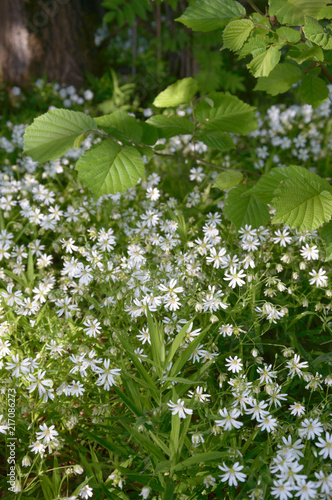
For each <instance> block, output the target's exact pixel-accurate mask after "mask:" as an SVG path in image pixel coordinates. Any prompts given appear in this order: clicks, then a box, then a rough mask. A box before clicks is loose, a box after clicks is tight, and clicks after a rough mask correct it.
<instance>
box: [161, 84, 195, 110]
mask: <svg viewBox="0 0 332 500" xmlns="http://www.w3.org/2000/svg"><path fill="white" fill-rule="evenodd" d="M197 90H198V83H197V82H196V80H194V79H193V78H191V77H189V78H183V79H182V80H178V81H177V82H175V83H172V85H169V86H168V87H167V88H166V89H165V90H163V91H162V92H160V94H158V95H157V97H156V98H155V100H154V101H153V104H154V106H156V107H157V108H172V107H175V106H179V105H180V104H187V103H189V102H190V101H191V100H192V98H193V97H194V95H195V94H196V92H197Z"/></svg>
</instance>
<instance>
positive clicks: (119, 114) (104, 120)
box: [95, 110, 143, 143]
mask: <svg viewBox="0 0 332 500" xmlns="http://www.w3.org/2000/svg"><path fill="white" fill-rule="evenodd" d="M95 121H96V123H97V125H99V127H101V128H105V129H107V132H108V133H109V134H110V135H113V137H115V138H116V139H119V140H120V141H121V140H122V139H127V140H128V139H129V140H130V141H132V142H135V143H139V142H141V139H142V135H143V130H142V127H141V125H140V123H139V122H138V121H137V120H136V119H135V118H134V117H133V116H130V115H128V113H126V112H125V111H122V110H120V111H115V112H114V113H111V114H109V115H104V116H99V117H98V118H95Z"/></svg>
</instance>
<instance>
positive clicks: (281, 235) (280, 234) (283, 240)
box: [272, 229, 292, 247]
mask: <svg viewBox="0 0 332 500" xmlns="http://www.w3.org/2000/svg"><path fill="white" fill-rule="evenodd" d="M274 234H275V235H276V238H272V241H273V243H276V244H277V243H280V246H281V247H285V246H286V245H289V244H290V243H292V238H291V236H288V235H289V231H288V230H287V229H283V230H282V231H280V229H278V231H275V232H274Z"/></svg>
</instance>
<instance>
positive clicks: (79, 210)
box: [0, 89, 332, 500]
mask: <svg viewBox="0 0 332 500" xmlns="http://www.w3.org/2000/svg"><path fill="white" fill-rule="evenodd" d="M60 92H61V90H60ZM61 95H62V96H63V98H64V99H67V98H69V97H68V96H70V99H71V100H73V99H72V97H73V96H74V95H75V94H74V92H72V90H68V89H66V91H63V92H62V93H61ZM89 98H91V96H90V94H86V96H85V99H87V100H88V99H89ZM301 109H302V108H301ZM278 110H279V108H275V109H274V108H273V109H271V110H269V116H270V118H271V130H272V129H273V130H274V132H275V136H273V137H274V141H276V139H275V137H277V136H278V135H279V136H280V137H281V138H282V141H281V142H280V144H279V146H280V147H281V148H286V146H287V141H286V140H285V139H287V137H286V136H283V131H286V132H287V131H288V130H289V127H288V125H289V124H290V123H294V120H295V117H296V116H300V111H298V110H297V108H296V113H295V114H294V113H293V111H294V110H293V111H292V110H288V111H287V110H285V111H283V112H281V111H280V110H279V111H278ZM286 111H287V113H286ZM321 112H322V110H318V113H321ZM301 113H302V115H301V116H302V117H303V111H301ZM306 116H307V115H306ZM310 116H312V114H311V115H310ZM322 116H323V115H322ZM307 123H308V124H310V120H309V121H308V122H307ZM287 124H288V125H287ZM308 126H309V125H308ZM15 127H18V128H15ZM263 130H264V128H263V125H262V127H261V128H260V130H259V132H260V134H261V137H264V135H263V133H262V132H263ZM11 131H12V138H11V139H6V140H5V139H2V141H0V147H2V148H3V149H4V150H5V151H6V152H11V151H17V162H16V167H17V168H16V170H13V169H12V168H11V166H10V165H9V164H5V165H4V168H3V171H2V172H1V173H0V209H1V214H2V216H1V218H0V224H1V228H0V264H1V266H2V267H1V268H0V279H1V283H2V284H1V290H0V297H1V306H2V310H1V315H3V316H2V320H3V321H2V324H1V325H0V374H1V376H2V378H3V379H4V380H5V382H6V383H7V385H8V386H10V385H12V386H15V387H18V388H19V391H20V394H21V396H20V398H21V401H22V415H23V414H26V413H28V412H29V411H32V409H33V411H34V412H36V417H35V419H34V422H38V425H39V420H38V418H39V417H38V416H37V413H38V412H40V415H39V416H41V415H43V418H44V419H45V414H46V416H47V415H48V414H49V415H50V419H49V420H47V419H46V422H44V423H43V424H42V425H39V429H40V430H39V431H36V432H35V435H34V434H33V430H31V433H30V434H29V436H28V437H27V438H26V442H25V443H23V444H22V453H24V460H25V462H24V463H27V462H28V460H29V457H27V455H26V454H27V453H28V452H29V449H30V453H31V452H32V453H35V454H36V455H39V458H42V457H43V456H45V455H47V454H48V453H53V452H54V451H57V452H59V450H61V448H63V447H64V446H65V437H64V435H65V433H66V432H70V431H71V430H72V429H73V428H74V427H75V426H76V425H77V423H79V422H81V421H84V422H85V423H87V424H90V423H91V422H92V423H93V424H95V423H104V419H107V418H114V417H113V415H114V412H116V411H117V404H114V403H113V402H110V399H111V401H113V399H112V398H115V395H116V394H118V393H120V389H119V388H118V387H116V386H121V391H123V393H126V397H127V398H128V397H130V396H132V395H133V394H135V397H138V399H139V398H140V397H141V396H142V397H144V393H143V392H140V389H137V392H135V391H136V389H132V392H130V387H131V386H130V384H129V383H128V380H129V379H130V377H131V376H133V381H135V375H132V374H133V373H134V370H136V368H137V366H138V367H139V368H140V369H141V370H144V371H143V372H142V373H144V374H146V373H147V372H148V371H150V374H151V377H153V380H154V383H155V384H156V385H157V384H158V390H159V389H160V391H162V390H164V388H167V387H168V388H170V389H172V390H173V391H174V394H173V395H172V396H169V399H167V400H165V398H164V399H163V398H159V399H158V401H159V403H158V404H157V403H155V402H154V403H151V402H149V405H150V406H149V408H148V413H149V419H150V417H151V421H152V420H153V419H154V418H155V419H156V420H155V425H159V422H160V415H161V414H162V413H163V412H164V418H163V420H164V421H165V422H166V421H167V419H169V418H172V419H176V418H178V417H179V419H180V421H183V420H185V419H191V418H193V420H194V427H193V428H192V429H191V430H190V435H191V442H192V450H191V452H192V453H193V454H195V453H197V452H200V450H201V449H202V447H203V446H206V443H207V441H208V439H207V438H209V439H212V440H213V439H214V442H216V443H217V442H219V441H218V439H220V440H221V441H220V448H221V449H223V450H228V451H227V453H228V458H227V459H226V458H225V460H224V461H223V464H222V465H220V466H219V469H220V470H221V471H222V474H221V475H220V470H219V469H218V467H216V466H211V467H210V469H209V467H208V465H207V466H206V468H205V469H204V473H206V474H205V477H203V478H202V484H204V486H205V488H215V487H216V485H217V483H220V482H221V483H224V482H227V483H228V485H229V486H233V485H234V486H238V483H244V482H246V481H247V478H250V480H249V481H248V485H249V486H248V488H251V484H252V480H253V477H255V478H256V479H255V480H256V481H257V485H258V486H259V484H260V480H261V478H260V472H259V470H260V469H259V468H256V469H255V468H254V466H252V468H251V469H250V467H249V464H250V463H251V464H252V463H253V462H254V460H255V462H256V461H257V463H258V459H257V460H256V458H255V457H254V455H253V454H252V453H251V455H250V460H248V461H247V460H246V454H245V452H242V451H243V449H244V450H247V448H248V447H249V446H251V445H250V443H251V442H252V445H253V446H254V445H255V446H256V449H257V456H259V454H260V453H261V454H262V456H264V457H265V458H264V460H265V462H264V463H265V464H267V468H268V470H269V471H270V472H269V474H270V476H269V477H270V479H269V492H270V493H271V495H272V497H273V498H277V499H281V500H284V499H287V498H291V496H292V495H295V496H296V497H299V498H300V500H307V499H308V500H309V499H311V498H322V499H325V498H326V499H327V498H330V497H331V495H332V473H331V471H330V467H329V464H328V463H325V462H324V460H328V459H331V458H332V435H331V431H330V429H331V427H332V425H331V423H330V415H329V411H330V410H328V409H326V408H325V403H324V401H325V402H326V401H327V395H326V391H327V390H328V388H329V387H330V386H331V385H332V378H331V376H330V375H329V374H328V370H327V366H326V364H324V363H325V361H324V359H322V360H319V362H318V363H317V365H316V366H315V363H312V358H311V356H310V355H309V354H307V353H306V351H305V349H304V347H303V346H302V340H301V339H300V340H298V339H297V338H295V335H294V334H293V331H294V328H295V326H294V325H295V324H296V321H302V319H303V321H305V320H306V319H307V318H308V316H309V317H310V316H313V317H314V318H315V322H316V323H315V328H316V330H315V331H314V333H313V335H314V334H322V335H323V334H324V332H326V331H327V330H328V328H329V326H330V325H329V321H330V310H331V296H332V293H331V290H330V289H329V287H328V285H329V274H328V273H329V272H330V270H331V266H329V264H328V263H327V262H324V260H323V257H324V252H323V249H322V245H321V241H320V239H319V236H318V234H317V233H316V232H312V233H310V232H305V233H299V232H298V231H295V230H291V229H290V228H288V227H279V228H278V229H277V228H276V227H275V226H272V225H271V224H269V225H268V226H266V227H259V228H252V227H251V226H248V225H245V226H244V227H243V228H241V229H240V230H239V231H238V233H235V231H234V229H233V228H232V227H231V225H230V223H229V222H228V221H227V219H226V218H225V217H224V214H223V212H222V210H223V202H222V201H218V202H217V204H215V203H214V202H213V201H212V200H210V199H208V201H207V202H205V205H204V204H202V203H201V202H202V199H203V196H205V195H204V190H205V187H206V184H205V183H207V182H210V179H211V176H209V175H208V174H207V173H205V172H204V171H203V169H202V168H201V167H197V168H192V169H191V171H190V174H189V175H190V180H191V181H192V182H195V183H197V184H196V185H195V187H194V189H191V188H190V187H189V192H188V196H187V197H186V199H185V201H184V203H182V200H180V201H177V200H176V199H174V198H172V197H169V196H168V195H167V193H165V192H164V190H163V183H162V181H161V178H160V176H159V175H158V174H156V173H153V174H150V175H148V176H147V180H146V181H141V182H140V183H139V184H138V185H137V186H136V187H135V188H132V189H130V190H128V191H127V192H125V193H124V194H120V193H118V194H116V195H108V196H103V197H101V198H100V199H99V200H98V201H97V202H94V201H93V200H92V198H91V197H90V195H89V194H87V193H86V192H85V191H84V190H83V189H82V188H81V186H80V185H79V184H78V183H77V181H75V178H74V174H73V173H72V172H71V170H70V168H69V167H70V166H71V164H72V162H73V161H74V160H75V159H76V158H77V155H79V154H80V153H75V154H74V153H73V154H71V153H70V154H69V155H68V156H67V157H66V158H63V159H62V160H61V161H59V162H51V163H49V164H48V165H46V166H45V167H43V168H42V167H39V166H38V165H37V164H35V163H34V162H33V161H32V160H31V159H29V158H23V157H22V155H21V148H22V140H21V139H22V134H23V131H24V127H22V126H14V127H12V129H11ZM286 132H285V133H286ZM252 135H253V134H252ZM256 137H258V135H256ZM271 137H272V136H271ZM305 139H306V140H309V139H310V136H308V138H305ZM271 140H272V139H271ZM292 140H293V142H294V145H295V146H294V147H297V146H296V144H302V143H301V141H300V139H299V138H298V140H297V142H296V143H295V139H292ZM303 140H304V139H303ZM302 142H303V141H302ZM181 144H182V146H183V138H182V139H181V140H180V139H177V140H175V139H174V140H173V142H172V144H171V147H172V148H173V149H174V150H177V149H178V148H179V147H180V145H181ZM90 145H91V140H87V141H86V142H85V143H84V144H83V145H82V148H87V147H89V146H90ZM82 150H83V149H81V152H82ZM268 152H269V148H268V147H265V146H264V145H263V146H260V149H259V150H258V152H257V154H259V155H260V159H261V160H263V159H266V158H267V157H268V156H267V155H268V154H269V153H268ZM317 154H318V153H317ZM37 167H38V168H37ZM17 172H18V173H19V175H16V174H17ZM186 175H188V173H187V174H186ZM212 177H213V175H212ZM46 182H47V183H46ZM188 184H189V183H188ZM189 186H190V185H189ZM181 203H182V204H181ZM215 205H217V208H216V209H215V208H214V207H215ZM177 210H179V211H183V213H184V217H183V220H182V219H181V218H180V217H179V216H177V213H178V212H177ZM304 291H305V292H304ZM148 310H149V311H150V312H151V313H153V314H154V315H155V316H156V317H157V319H158V322H159V323H158V328H160V331H162V335H163V343H164V346H165V349H166V353H168V352H169V350H170V346H171V344H172V342H173V341H174V339H175V338H176V336H177V335H179V336H180V337H181V340H180V341H178V344H177V349H176V353H174V355H175V354H176V356H181V355H182V354H183V353H185V351H186V349H189V350H190V349H191V351H190V354H188V356H186V362H185V363H184V364H183V365H181V368H180V371H179V373H175V372H174V366H175V368H176V366H177V365H176V361H175V360H173V361H172V362H169V363H167V365H168V366H166V365H165V366H163V368H162V370H161V371H160V373H159V372H158V369H157V368H158V367H156V360H155V359H153V356H154V350H155V345H154V344H153V343H154V342H155V338H156V334H155V333H153V332H151V330H150V328H149V321H148V319H149V318H148ZM294 318H295V319H294ZM308 330H310V329H309V328H308ZM318 330H319V331H318ZM321 330H322V332H323V333H322V332H321ZM180 332H181V333H180ZM305 335H307V337H305ZM310 335H311V333H310V331H304V332H303V338H304V345H305V343H306V341H308V342H310ZM178 338H179V337H178ZM288 339H291V340H288ZM308 339H309V340H308ZM324 341H325V342H328V339H327V340H326V339H325V337H324ZM316 347H317V346H316ZM126 349H127V351H126ZM129 354H130V355H129ZM300 355H301V356H300ZM132 359H134V360H135V363H133V362H132ZM178 359H179V358H178ZM151 367H152V368H151ZM137 370H138V368H137ZM317 370H318V372H317ZM138 371H139V370H138ZM197 371H198V372H199V377H198V378H197V379H194V378H190V377H191V375H192V374H193V373H194V372H197ZM137 373H138V372H137ZM188 374H189V375H188ZM207 374H208V376H207ZM149 377H150V375H146V379H147V380H150V379H149ZM185 379H187V380H189V382H190V381H194V383H197V384H198V383H199V384H200V385H198V386H194V389H193V388H192V386H190V385H188V383H187V385H186V384H184V383H183V380H185ZM133 381H131V382H130V383H131V384H133V383H134V382H133ZM181 384H182V385H181ZM300 388H301V389H300ZM116 391H118V393H117V392H116ZM128 391H129V392H128ZM157 392H158V391H157ZM171 392H172V391H171ZM121 393H122V392H121ZM158 394H159V393H158ZM117 401H119V400H117ZM125 401H126V402H127V403H128V404H129V400H128V399H126V400H125ZM127 403H126V404H127ZM135 404H136V403H135ZM135 404H133V405H132V406H130V404H129V408H131V409H133V408H134V409H135ZM118 406H119V405H118ZM50 408H52V411H51V410H50ZM87 408H88V410H87ZM119 408H120V409H119V411H120V412H124V411H125V410H124V409H123V408H122V409H121V407H119ZM0 409H1V411H2V407H0ZM53 411H54V414H56V415H58V418H57V420H56V421H55V417H52V415H53V413H52V412H53ZM128 411H129V410H128ZM2 413H5V412H4V411H2ZM139 413H140V412H139ZM132 414H133V413H131V416H132ZM170 414H171V415H172V417H170ZM111 416H112V417H111ZM136 416H137V415H136ZM177 416H178V417H177ZM52 419H53V420H54V422H55V424H56V427H57V429H58V430H60V428H61V429H63V432H62V433H61V436H62V437H61V439H60V437H59V436H58V431H56V430H55V425H54V424H53V423H52V422H53V420H52ZM158 419H159V420H158ZM43 421H44V420H43ZM0 422H1V423H0V432H1V433H6V432H7V430H8V426H7V423H6V421H5V420H1V421H0ZM50 424H51V425H50ZM35 425H36V423H35V424H33V426H35ZM140 425H141V424H140ZM144 425H145V424H144ZM144 425H143V424H142V428H143V431H142V432H144ZM149 425H150V424H149ZM181 425H182V424H181ZM161 435H163V434H162V433H161ZM256 436H257V440H256ZM294 436H296V438H297V437H298V438H299V439H297V440H296V441H294V439H295V438H294ZM144 439H147V438H145V437H144ZM234 443H238V445H236V446H238V447H237V448H236V449H235V448H234V446H235V445H234ZM246 443H249V444H248V445H247V444H246ZM304 447H306V451H305V454H304V452H302V451H301V450H304ZM204 449H205V448H204ZM215 449H217V446H215V447H214V450H215ZM241 450H242V451H241ZM313 461H314V465H310V466H308V465H307V464H308V463H310V464H311V463H312V462H313ZM128 463H129V462H128ZM130 463H131V462H130ZM259 465H260V466H261V465H262V464H261V462H259ZM128 467H129V468H130V465H129V466H128ZM303 470H305V473H304V472H303ZM300 472H301V473H300ZM264 474H265V476H266V474H267V473H266V470H265V473H264ZM265 476H264V477H265ZM108 480H109V483H110V484H111V485H113V487H116V488H121V489H122V488H123V487H124V485H125V478H124V476H123V474H120V473H119V471H118V470H115V471H114V472H113V473H112V474H111V475H110V476H109V478H108ZM127 480H128V481H129V478H128V479H127V478H126V481H127ZM265 480H266V478H265ZM258 489H259V488H258ZM256 490H257V489H256ZM256 490H255V491H256ZM151 491H152V488H150V486H143V489H141V493H140V496H142V497H143V498H148V496H149V494H150V492H151ZM246 491H247V490H246ZM255 494H256V493H255ZM79 495H80V496H81V498H89V497H91V496H92V495H93V492H92V488H91V487H90V486H89V485H85V486H84V487H83V488H82V489H81V491H80V493H79ZM248 495H253V493H248ZM250 498H263V497H262V496H261V497H259V496H251V497H250Z"/></svg>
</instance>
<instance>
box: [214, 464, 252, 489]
mask: <svg viewBox="0 0 332 500" xmlns="http://www.w3.org/2000/svg"><path fill="white" fill-rule="evenodd" d="M218 467H219V469H220V470H222V471H223V472H225V474H223V475H222V476H219V477H220V479H221V480H222V481H223V482H226V481H228V484H229V486H232V485H234V486H237V485H238V481H240V482H241V483H243V482H244V481H245V478H246V477H247V475H246V474H244V473H243V472H240V471H241V470H242V469H243V467H244V466H243V465H240V463H239V462H235V464H233V465H232V466H231V467H227V465H226V464H225V462H223V465H218Z"/></svg>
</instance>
